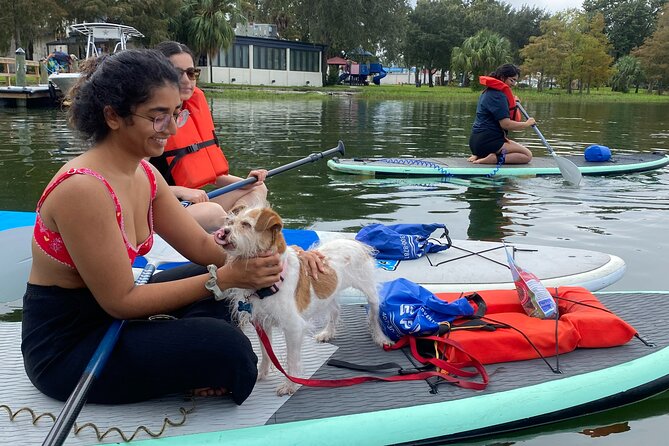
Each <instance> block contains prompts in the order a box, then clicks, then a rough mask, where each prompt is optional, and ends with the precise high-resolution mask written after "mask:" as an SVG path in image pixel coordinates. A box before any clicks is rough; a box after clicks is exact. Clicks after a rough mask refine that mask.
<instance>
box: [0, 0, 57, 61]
mask: <svg viewBox="0 0 669 446" xmlns="http://www.w3.org/2000/svg"><path fill="white" fill-rule="evenodd" d="M0 11H2V14H0V52H2V53H4V52H6V51H8V50H9V48H10V47H11V43H12V40H13V41H14V43H15V45H16V48H23V49H24V50H25V51H26V58H27V59H32V57H33V56H32V53H33V37H34V36H39V35H41V34H44V33H45V32H48V31H49V30H50V29H53V28H56V27H57V26H58V23H59V22H60V21H61V20H62V18H63V16H64V15H65V11H64V10H63V9H62V8H61V7H60V5H59V4H58V3H57V2H56V1H55V0H44V1H42V2H40V4H39V7H36V5H35V2H34V1H30V0H0Z"/></svg>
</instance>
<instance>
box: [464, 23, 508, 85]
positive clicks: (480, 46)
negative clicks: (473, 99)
mask: <svg viewBox="0 0 669 446" xmlns="http://www.w3.org/2000/svg"><path fill="white" fill-rule="evenodd" d="M510 61H511V44H510V43H509V41H508V40H507V39H505V38H504V37H502V36H500V35H499V34H496V33H494V32H492V31H489V30H487V29H484V30H481V31H479V32H478V33H476V35H474V36H472V37H469V38H467V39H465V41H464V42H463V43H462V47H455V48H453V55H452V61H451V65H452V67H453V69H454V70H455V71H456V72H461V73H463V74H464V78H465V79H468V78H469V76H470V75H471V76H472V77H473V79H474V82H473V84H472V88H473V89H479V88H480V86H479V83H478V77H479V76H481V75H484V74H487V73H489V72H491V71H493V70H495V68H497V67H498V66H499V65H502V64H504V63H508V62H510Z"/></svg>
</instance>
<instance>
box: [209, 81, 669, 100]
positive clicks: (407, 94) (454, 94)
mask: <svg viewBox="0 0 669 446" xmlns="http://www.w3.org/2000/svg"><path fill="white" fill-rule="evenodd" d="M202 87H203V88H204V89H205V91H206V92H207V94H208V95H211V96H216V97H229V98H248V99H269V98H272V99H276V98H290V99H295V98H296V97H303V98H318V99H323V97H327V96H356V97H360V98H365V99H379V100H403V99H406V100H412V101H415V100H419V101H422V100H424V101H456V100H457V101H476V100H477V99H478V97H479V94H480V93H481V92H480V91H474V90H472V89H471V88H468V87H467V88H461V87H450V86H449V87H432V88H430V87H428V86H425V85H424V86H422V87H419V88H417V87H416V86H414V85H370V86H367V87H349V86H344V85H336V86H329V87H269V86H247V85H224V84H204V85H203V86H202ZM514 92H515V94H516V95H517V96H518V97H520V99H521V100H532V101H536V102H594V103H608V102H618V103H669V94H664V95H661V96H660V95H657V94H648V93H647V92H646V91H639V93H634V92H633V91H632V92H630V93H619V92H613V91H611V89H610V88H608V87H602V88H598V89H591V90H590V93H585V92H583V93H579V92H577V91H576V92H573V93H571V94H568V93H567V91H566V90H562V89H553V90H544V91H542V92H538V91H536V90H534V89H529V88H526V89H522V88H518V89H516V90H515V91H514Z"/></svg>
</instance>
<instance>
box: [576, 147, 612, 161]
mask: <svg viewBox="0 0 669 446" xmlns="http://www.w3.org/2000/svg"><path fill="white" fill-rule="evenodd" d="M583 155H584V156H585V160H586V161H590V162H595V163H600V162H602V161H608V160H609V159H611V149H609V148H608V147H606V146H600V145H598V144H593V145H591V146H588V147H586V149H585V152H584V153H583Z"/></svg>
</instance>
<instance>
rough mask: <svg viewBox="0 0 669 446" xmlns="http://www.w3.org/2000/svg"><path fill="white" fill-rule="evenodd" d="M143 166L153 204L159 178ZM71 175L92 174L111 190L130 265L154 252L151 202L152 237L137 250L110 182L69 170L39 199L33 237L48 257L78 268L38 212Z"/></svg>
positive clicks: (147, 167) (151, 222) (95, 173)
mask: <svg viewBox="0 0 669 446" xmlns="http://www.w3.org/2000/svg"><path fill="white" fill-rule="evenodd" d="M141 164H142V167H143V168H144V172H145V173H146V176H147V177H148V180H149V183H150V184H151V203H153V199H154V198H155V197H156V189H157V187H156V177H155V176H154V175H153V170H151V167H150V165H149V163H148V162H146V161H144V160H142V161H141ZM72 175H91V176H93V177H95V178H97V179H98V180H100V181H102V183H104V185H105V186H106V187H107V190H109V194H110V195H111V198H112V199H113V200H114V205H115V206H116V220H117V222H118V226H119V228H120V229H121V234H122V235H123V241H124V242H125V247H126V249H127V250H128V258H129V259H130V263H131V264H132V262H134V261H135V258H136V257H137V256H139V255H144V254H146V253H148V252H149V251H150V250H151V247H152V246H153V205H152V204H151V203H150V204H149V214H148V222H149V236H148V237H147V238H146V240H144V241H143V242H142V243H140V244H139V245H138V246H137V248H135V247H134V246H132V245H131V244H130V242H128V237H127V236H126V233H125V226H124V224H123V212H122V211H121V203H120V202H119V200H118V197H117V196H116V193H115V192H114V189H112V187H111V186H110V185H109V183H108V182H107V180H105V179H104V177H102V175H100V174H99V173H97V172H95V171H93V170H90V169H86V168H82V169H70V170H68V171H67V172H65V173H63V174H62V175H61V176H59V177H58V178H57V179H56V181H54V182H53V183H51V185H50V186H49V187H48V188H47V189H46V190H45V191H44V193H43V194H42V197H41V198H40V200H39V202H38V203H37V211H36V212H37V220H36V221H35V229H34V231H33V237H34V238H35V242H36V243H37V246H39V247H40V249H42V251H44V253H45V254H46V255H48V256H49V257H51V258H53V259H54V260H56V261H58V262H60V263H63V264H64V265H67V266H69V267H70V268H75V269H76V267H75V265H74V262H73V261H72V257H70V254H69V253H68V252H67V248H66V247H65V244H64V243H63V238H62V237H61V236H60V234H59V233H58V232H55V231H52V230H50V229H49V228H47V227H46V226H44V223H43V222H42V218H41V217H40V214H39V211H40V208H41V207H42V203H43V202H44V200H45V199H46V197H47V196H48V195H49V194H50V193H51V191H52V190H54V189H55V188H56V186H58V185H59V184H60V183H62V182H63V181H65V180H66V179H68V178H70V177H71V176H72Z"/></svg>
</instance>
